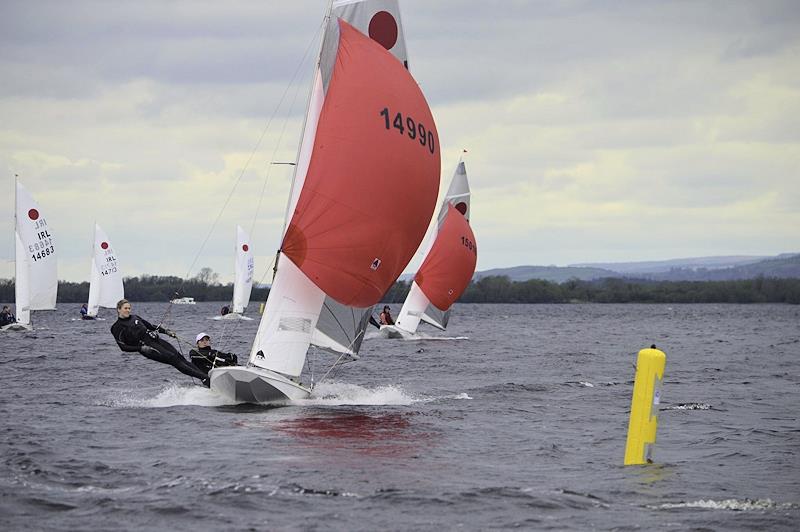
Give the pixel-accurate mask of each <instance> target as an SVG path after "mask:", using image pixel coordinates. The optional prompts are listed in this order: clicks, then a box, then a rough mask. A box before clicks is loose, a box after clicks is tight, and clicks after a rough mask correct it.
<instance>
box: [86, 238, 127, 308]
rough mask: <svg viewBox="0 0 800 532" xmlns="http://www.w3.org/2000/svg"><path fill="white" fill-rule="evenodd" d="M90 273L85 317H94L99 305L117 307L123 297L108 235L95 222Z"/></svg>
mask: <svg viewBox="0 0 800 532" xmlns="http://www.w3.org/2000/svg"><path fill="white" fill-rule="evenodd" d="M91 275H92V276H91V279H90V281H89V302H88V303H87V305H86V307H87V312H86V316H87V317H86V318H85V319H96V318H97V313H98V312H99V311H100V307H103V308H117V301H119V300H120V299H122V298H124V297H125V290H124V289H123V287H122V270H121V269H120V267H119V262H118V260H117V254H116V253H115V252H114V248H113V247H112V246H111V241H110V240H109V239H108V235H106V233H105V231H103V230H102V229H101V228H100V226H99V225H97V224H95V225H94V245H93V247H92V274H91Z"/></svg>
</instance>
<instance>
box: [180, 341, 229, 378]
mask: <svg viewBox="0 0 800 532" xmlns="http://www.w3.org/2000/svg"><path fill="white" fill-rule="evenodd" d="M189 358H190V359H192V364H194V365H195V366H197V367H198V368H200V369H201V370H202V371H205V372H206V373H208V372H209V371H211V369H212V368H221V367H222V366H235V365H236V364H238V363H239V359H238V358H237V357H236V355H234V354H233V353H223V352H222V351H217V350H216V349H212V348H210V347H197V348H195V349H192V350H191V351H189Z"/></svg>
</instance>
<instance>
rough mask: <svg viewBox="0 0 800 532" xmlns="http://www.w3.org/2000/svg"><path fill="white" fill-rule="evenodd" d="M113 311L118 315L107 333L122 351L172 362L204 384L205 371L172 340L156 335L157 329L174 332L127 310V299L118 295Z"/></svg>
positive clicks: (167, 333) (171, 363)
mask: <svg viewBox="0 0 800 532" xmlns="http://www.w3.org/2000/svg"><path fill="white" fill-rule="evenodd" d="M117 314H118V315H119V317H118V318H117V321H116V322H114V325H112V326H111V334H113V335H114V340H116V341H117V345H119V348H120V349H122V350H123V351H125V352H126V353H133V352H137V353H141V354H142V355H144V356H145V357H146V358H149V359H150V360H155V361H157V362H163V363H164V364H169V365H171V366H174V367H175V369H177V370H178V371H180V372H181V373H184V374H186V375H189V376H190V377H195V378H198V379H200V380H201V381H203V384H204V385H206V386H207V385H208V375H207V374H206V373H205V372H204V371H201V370H199V369H198V368H197V367H196V366H195V365H194V364H192V363H190V362H189V361H188V360H186V359H185V358H183V355H181V354H180V353H179V352H178V351H177V350H176V349H175V347H174V346H173V345H172V344H170V343H169V342H166V341H164V340H162V339H161V338H159V337H158V333H159V332H161V333H164V334H166V335H168V336H171V337H173V338H174V337H175V333H174V332H172V331H170V330H168V329H164V328H163V327H156V326H154V325H152V324H151V323H150V322H148V321H147V320H145V319H143V318H141V317H140V316H137V315H136V314H131V304H130V303H129V302H128V300H127V299H121V300H120V301H119V302H118V303H117Z"/></svg>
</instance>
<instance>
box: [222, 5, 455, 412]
mask: <svg viewBox="0 0 800 532" xmlns="http://www.w3.org/2000/svg"><path fill="white" fill-rule="evenodd" d="M344 17H346V20H348V21H351V22H353V23H354V24H356V26H357V27H358V28H359V29H357V28H356V27H354V26H352V25H351V24H349V23H348V22H347V21H346V20H345V19H344ZM398 20H399V10H398V8H397V3H396V2H391V1H385V0H383V1H379V0H366V1H363V2H349V1H348V2H344V1H343V2H335V3H334V4H333V6H332V11H331V13H330V16H329V22H328V25H327V28H326V32H325V36H324V38H323V44H322V50H321V52H320V58H319V64H318V67H317V70H316V72H315V76H314V80H313V86H312V91H311V97H310V100H309V105H308V109H307V113H306V122H305V126H304V130H303V136H302V140H301V145H300V149H299V152H298V160H297V165H296V166H295V177H294V181H293V185H292V191H291V193H290V198H289V204H288V208H287V217H286V221H285V223H286V226H285V230H284V237H283V241H282V244H281V249H280V253H279V258H278V261H277V265H276V275H275V279H274V281H273V284H272V289H271V291H270V294H269V297H268V299H267V305H266V309H265V311H264V316H263V317H262V320H261V323H260V324H259V329H258V333H257V334H256V338H255V341H254V343H253V347H252V350H251V354H250V359H249V361H248V365H247V366H246V367H225V368H217V369H213V370H212V371H211V373H210V377H211V388H212V389H214V390H216V391H218V392H220V393H222V394H223V395H226V396H228V397H231V398H233V399H235V400H237V401H247V402H261V403H268V402H276V401H283V400H286V399H298V398H303V397H307V396H308V394H309V393H310V386H303V385H302V384H300V383H299V382H297V378H298V377H299V376H300V374H301V372H302V370H303V367H304V364H305V359H306V353H307V351H308V349H309V346H310V345H311V343H312V341H315V340H318V339H319V338H320V337H321V336H320V335H319V334H318V333H315V331H316V330H317V325H318V323H319V320H320V315H321V314H322V313H323V307H324V305H325V302H326V299H327V298H330V299H331V300H334V301H336V303H337V304H338V305H341V306H343V307H349V308H351V309H352V308H355V309H359V308H360V309H366V308H369V307H371V306H372V305H374V304H375V303H377V302H378V301H379V300H380V298H381V297H382V296H383V294H384V293H385V292H386V290H387V289H388V288H389V287H390V286H391V285H392V283H394V281H395V280H396V279H397V277H398V276H399V274H400V273H401V272H402V270H403V268H405V266H406V265H407V264H408V261H409V260H410V259H411V256H412V255H413V253H414V251H415V250H416V248H417V246H418V245H419V243H420V241H421V240H422V238H423V236H424V234H425V230H426V225H427V222H426V221H427V220H429V219H430V215H431V214H432V212H433V208H434V206H435V202H436V196H437V194H438V181H439V179H438V175H439V170H440V154H439V139H438V135H437V132H436V126H435V124H434V121H433V117H432V115H431V113H430V109H429V108H428V105H427V102H426V101H425V98H424V96H423V95H422V93H421V91H420V90H419V87H418V86H417V83H416V81H415V80H414V79H413V78H412V77H411V75H410V74H409V73H408V71H407V70H406V68H405V65H404V63H403V62H400V61H398V59H397V57H394V56H393V55H392V54H391V53H389V52H387V50H391V49H392V48H394V47H395V46H397V45H398V35H399V33H398V28H399V24H398V22H397V21H398ZM367 34H368V35H370V36H371V37H372V38H370V37H367ZM403 49H404V45H403ZM403 52H404V50H403ZM386 213H392V215H393V220H392V222H393V223H392V225H391V226H389V227H386V226H385V225H383V224H379V223H377V221H378V220H380V219H382V218H383V217H384V215H385V214H386ZM354 321H355V320H354ZM315 336H316V338H315ZM312 384H313V383H312Z"/></svg>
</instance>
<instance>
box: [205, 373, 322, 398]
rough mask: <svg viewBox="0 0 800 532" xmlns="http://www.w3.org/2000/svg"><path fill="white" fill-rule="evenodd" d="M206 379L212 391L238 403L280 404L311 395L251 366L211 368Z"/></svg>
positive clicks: (295, 385) (274, 375) (285, 378)
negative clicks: (208, 379)
mask: <svg viewBox="0 0 800 532" xmlns="http://www.w3.org/2000/svg"><path fill="white" fill-rule="evenodd" d="M208 375H209V377H210V379H211V389H212V390H214V391H215V392H217V393H218V394H220V395H222V396H224V397H227V398H228V399H232V400H234V401H237V402H240V403H256V404H262V405H265V404H266V405H268V404H283V403H285V402H287V401H296V400H299V399H306V398H308V396H309V395H311V390H310V389H308V388H306V387H305V386H302V385H301V384H299V383H297V382H294V381H292V380H290V379H289V378H288V377H285V376H283V375H281V374H279V373H275V372H273V371H269V370H267V369H261V368H258V367H255V366H249V367H245V366H226V367H222V368H214V369H212V370H211V372H210V373H209V374H208Z"/></svg>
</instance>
